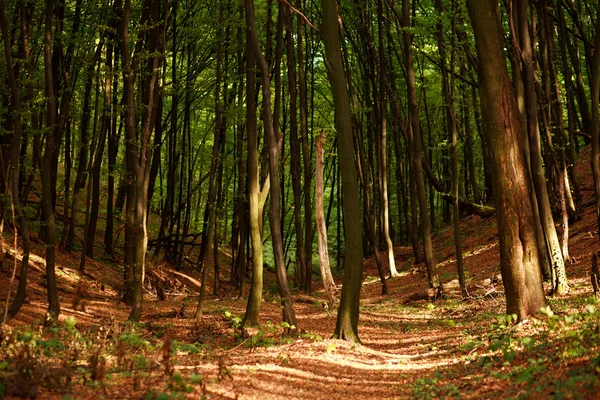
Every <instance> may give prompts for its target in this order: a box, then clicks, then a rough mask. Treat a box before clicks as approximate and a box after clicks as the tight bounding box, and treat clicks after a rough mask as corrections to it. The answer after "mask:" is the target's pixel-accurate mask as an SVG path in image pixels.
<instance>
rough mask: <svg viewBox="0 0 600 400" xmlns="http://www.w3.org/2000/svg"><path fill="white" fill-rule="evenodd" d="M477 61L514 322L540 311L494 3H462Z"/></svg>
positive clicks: (531, 230)
mask: <svg viewBox="0 0 600 400" xmlns="http://www.w3.org/2000/svg"><path fill="white" fill-rule="evenodd" d="M467 6H468V10H469V15H470V17H471V22H472V24H473V31H474V34H475V43H476V49H477V55H478V56H479V62H480V65H479V91H480V97H481V111H482V117H483V126H484V133H485V136H486V140H487V143H489V151H490V162H491V173H492V182H493V186H494V189H493V190H494V198H495V200H496V220H497V223H498V233H499V237H500V270H501V273H502V278H503V284H504V289H505V292H506V309H507V313H508V314H516V315H517V317H518V319H519V320H524V319H527V318H528V317H529V316H530V315H533V314H536V313H537V312H538V311H539V310H540V308H542V307H544V306H545V305H546V300H545V297H544V291H543V287H542V274H541V264H540V255H539V254H538V250H537V245H536V241H535V240H536V239H535V225H534V221H533V216H532V210H531V203H530V200H529V194H528V179H527V170H526V166H525V161H524V159H523V154H524V153H523V148H522V142H521V140H520V136H521V135H522V134H523V133H522V132H521V125H520V123H519V112H518V109H517V104H516V98H515V94H514V91H513V87H512V83H511V80H510V77H509V74H508V68H507V66H506V61H505V56H504V41H503V33H502V25H501V22H500V10H499V8H498V3H497V2H496V1H494V0H468V1H467Z"/></svg>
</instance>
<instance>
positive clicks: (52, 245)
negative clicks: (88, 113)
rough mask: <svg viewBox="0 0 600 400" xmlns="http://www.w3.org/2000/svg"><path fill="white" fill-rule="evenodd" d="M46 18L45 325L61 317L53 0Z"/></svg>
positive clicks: (43, 160) (43, 164) (42, 164)
mask: <svg viewBox="0 0 600 400" xmlns="http://www.w3.org/2000/svg"><path fill="white" fill-rule="evenodd" d="M45 15H46V19H45V34H44V76H45V95H46V99H47V105H46V108H47V109H46V129H47V134H46V145H45V149H44V153H43V155H42V152H41V148H40V147H38V149H37V150H38V152H37V158H38V163H39V165H40V170H41V171H40V172H41V175H42V177H41V180H42V200H41V202H42V221H43V222H44V226H45V228H46V229H45V230H44V243H45V244H46V281H47V284H48V289H47V290H48V311H47V313H46V316H45V318H44V325H46V326H50V325H54V324H55V323H56V322H57V321H58V314H59V313H60V305H59V304H58V292H57V290H56V271H55V262H56V227H55V222H54V206H53V196H52V155H53V152H54V146H55V141H54V128H55V124H56V95H55V93H54V81H53V80H54V76H53V72H52V70H53V66H52V20H53V18H52V16H53V15H54V0H48V1H46V12H45Z"/></svg>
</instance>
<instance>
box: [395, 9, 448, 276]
mask: <svg viewBox="0 0 600 400" xmlns="http://www.w3.org/2000/svg"><path fill="white" fill-rule="evenodd" d="M402 5H403V7H402V11H403V22H402V26H403V27H404V28H405V29H408V28H409V27H410V4H409V0H403V1H402ZM404 50H405V57H406V73H407V76H406V82H407V88H408V107H409V114H410V121H411V123H410V125H411V127H410V129H409V132H410V134H409V139H410V140H409V146H411V148H412V154H411V155H412V158H411V166H412V168H413V170H414V179H415V185H416V188H417V198H418V201H419V210H420V213H421V227H422V230H423V247H424V249H425V265H426V267H427V278H428V280H429V286H430V287H432V288H437V287H438V286H439V277H438V275H437V272H436V270H435V260H434V256H433V244H432V242H431V223H430V220H429V215H428V213H427V198H426V193H425V180H424V177H423V166H422V164H421V146H422V140H421V124H420V121H419V106H418V100H417V89H416V84H415V72H414V67H413V53H412V35H411V33H410V32H409V31H408V30H406V31H405V32H404ZM413 229H415V228H414V227H413Z"/></svg>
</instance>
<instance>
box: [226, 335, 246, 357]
mask: <svg viewBox="0 0 600 400" xmlns="http://www.w3.org/2000/svg"><path fill="white" fill-rule="evenodd" d="M248 340H250V338H248V339H246V340H244V341H243V342H241V343H240V344H238V345H237V346H235V347H234V348H232V349H229V350H223V353H230V352H232V351H234V350H236V349H239V348H240V347H241V346H242V345H243V344H244V343H246V342H247V341H248Z"/></svg>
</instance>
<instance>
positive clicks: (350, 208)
mask: <svg viewBox="0 0 600 400" xmlns="http://www.w3.org/2000/svg"><path fill="white" fill-rule="evenodd" d="M321 6H322V7H323V22H322V26H321V34H322V37H323V44H324V45H325V55H326V58H325V66H326V67H327V73H328V77H329V82H330V84H331V93H332V96H333V106H334V109H335V126H336V130H337V133H338V149H339V168H340V173H341V175H342V195H343V208H344V243H345V244H346V247H345V252H344V258H345V265H344V278H343V284H342V294H341V297H340V307H339V308H338V314H337V322H336V326H335V332H334V334H333V336H334V337H336V338H339V339H344V340H348V341H350V342H358V341H359V338H358V313H359V298H360V285H361V281H362V240H361V232H362V228H361V222H360V218H357V216H358V215H360V208H359V204H360V202H359V197H358V185H357V182H356V179H357V174H356V167H355V165H354V154H355V149H354V145H353V134H352V116H351V110H350V99H349V96H348V92H347V89H346V75H345V74H344V65H343V62H342V51H341V44H340V30H341V26H340V25H341V24H338V21H341V17H340V15H339V13H338V9H337V4H336V1H335V0H321Z"/></svg>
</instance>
